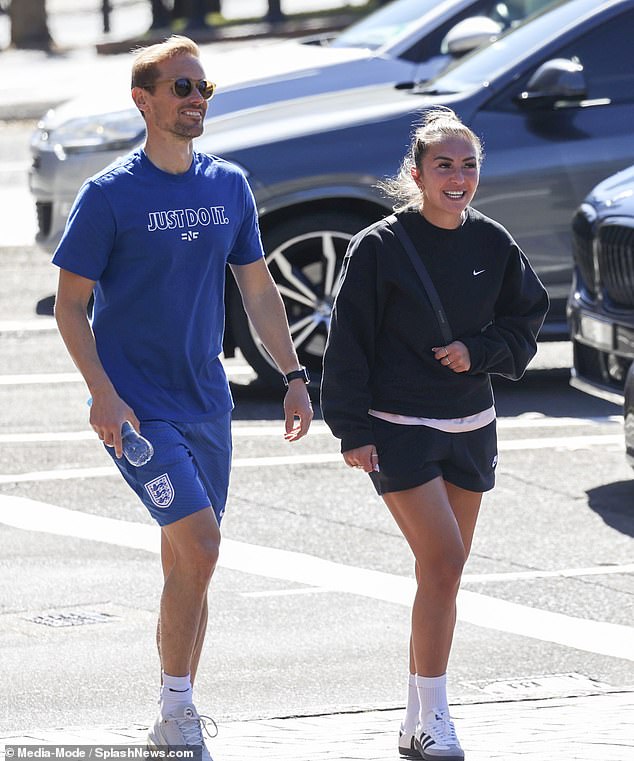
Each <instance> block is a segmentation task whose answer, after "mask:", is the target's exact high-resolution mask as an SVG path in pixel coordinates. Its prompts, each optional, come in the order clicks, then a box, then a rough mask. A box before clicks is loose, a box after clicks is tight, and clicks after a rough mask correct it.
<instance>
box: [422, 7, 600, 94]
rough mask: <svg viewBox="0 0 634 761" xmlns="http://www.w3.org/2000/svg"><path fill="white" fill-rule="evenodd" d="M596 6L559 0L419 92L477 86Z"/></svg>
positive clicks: (469, 88) (465, 89) (453, 67)
mask: <svg viewBox="0 0 634 761" xmlns="http://www.w3.org/2000/svg"><path fill="white" fill-rule="evenodd" d="M596 5H597V0H572V1H570V2H563V3H562V4H561V5H557V6H556V7H555V8H554V9H553V10H551V11H549V12H546V13H542V14H541V15H539V16H537V17H536V18H533V19H531V20H530V21H528V22H527V23H525V24H521V25H520V26H518V27H517V28H516V29H513V30H512V31H510V32H508V33H506V34H504V35H502V37H500V39H499V40H497V41H496V42H494V43H493V44H491V45H488V46H487V47H485V48H480V49H479V50H476V51H474V52H473V53H471V54H470V55H468V56H466V57H465V58H461V59H460V60H459V61H456V62H455V63H454V64H452V65H451V66H450V67H449V68H448V69H447V70H446V71H445V72H444V73H443V74H441V75H440V76H439V77H437V78H436V79H434V80H432V81H431V82H429V83H427V84H426V85H425V88H424V89H423V90H421V92H422V93H424V92H425V91H428V90H433V91H437V92H463V91H468V90H474V89H476V88H478V87H481V86H482V85H483V84H485V83H488V82H491V81H493V80H494V79H496V78H497V77H498V76H500V75H501V74H502V73H504V72H506V71H509V70H510V69H512V68H513V67H514V66H517V65H520V64H521V63H522V61H523V60H524V59H525V58H526V56H528V55H529V54H530V53H531V51H533V50H535V51H537V50H539V49H541V48H542V46H543V45H544V42H546V41H548V40H550V39H552V38H553V37H554V36H555V35H558V34H560V33H561V31H562V30H564V29H565V28H566V27H568V26H570V25H571V24H572V23H574V22H575V21H576V20H577V19H578V18H579V17H581V16H583V15H584V14H586V13H588V12H589V11H592V10H594V9H595V8H596Z"/></svg>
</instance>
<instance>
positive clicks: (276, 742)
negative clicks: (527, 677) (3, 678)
mask: <svg viewBox="0 0 634 761" xmlns="http://www.w3.org/2000/svg"><path fill="white" fill-rule="evenodd" d="M402 713H403V711H402V709H398V710H396V709H391V710H367V711H357V712H355V713H341V714H330V715H326V716H303V717H290V718H271V719H260V720H257V721H241V722H237V721H236V722H226V723H223V724H221V725H220V727H219V732H218V736H217V738H215V739H213V740H210V741H209V742H208V747H209V749H210V752H211V755H212V757H213V758H214V759H216V761H245V760H246V759H250V758H253V759H257V760H258V761H290V759H293V761H389V760H390V759H394V760H395V761H396V759H398V757H399V756H398V752H397V749H396V743H397V735H398V727H399V722H400V720H401V717H402ZM452 714H453V716H454V719H455V722H456V728H457V731H458V736H459V737H460V739H461V743H462V745H463V747H464V749H465V755H466V759H467V761H513V760H514V759H517V760H518V761H549V760H550V759H556V760H557V761H632V758H634V692H616V693H609V694H600V695H588V696H583V697H574V698H551V699H545V700H526V701H512V702H503V703H480V704H472V705H462V706H460V705H459V706H452ZM146 733H147V726H146V725H142V724H133V725H131V726H128V727H82V726H69V727H66V728H64V729H35V730H30V731H28V732H20V733H16V734H13V735H3V736H0V754H1V753H2V751H3V750H4V751H5V753H6V758H7V759H9V760H10V759H12V758H47V757H55V758H65V757H66V756H68V757H69V758H73V759H78V758H79V759H84V758H95V757H101V758H106V759H107V758H136V757H137V756H136V755H135V753H138V754H139V757H141V753H142V747H143V745H144V742H145V737H146ZM26 746H34V747H30V748H29V747H26ZM53 746H54V748H53ZM78 746H79V748H80V750H77V749H78ZM47 749H48V753H49V754H51V755H50V756H49V755H47ZM59 749H62V750H61V751H60V750H59ZM91 749H92V754H91ZM124 753H125V755H122V754H124ZM109 754H110V755H109Z"/></svg>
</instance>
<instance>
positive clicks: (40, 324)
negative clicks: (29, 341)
mask: <svg viewBox="0 0 634 761" xmlns="http://www.w3.org/2000/svg"><path fill="white" fill-rule="evenodd" d="M54 330H57V324H56V322H55V320H54V319H53V318H52V317H41V318H40V319H38V320H32V319H27V320H0V333H31V332H32V333H34V332H44V331H54Z"/></svg>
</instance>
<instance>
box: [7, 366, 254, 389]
mask: <svg viewBox="0 0 634 761" xmlns="http://www.w3.org/2000/svg"><path fill="white" fill-rule="evenodd" d="M225 372H226V373H227V377H228V378H233V377H237V376H242V375H253V368H252V367H250V366H249V365H225ZM83 382H84V379H83V378H82V376H81V374H80V373H77V372H72V373H15V374H12V375H9V374H7V375H0V386H23V385H25V384H28V385H42V384H43V385H46V386H48V385H50V384H51V383H83Z"/></svg>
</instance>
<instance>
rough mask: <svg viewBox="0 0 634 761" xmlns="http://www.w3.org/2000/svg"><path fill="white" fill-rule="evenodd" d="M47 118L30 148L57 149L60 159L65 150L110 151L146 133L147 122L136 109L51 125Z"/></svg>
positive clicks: (70, 151) (135, 140) (136, 139)
mask: <svg viewBox="0 0 634 761" xmlns="http://www.w3.org/2000/svg"><path fill="white" fill-rule="evenodd" d="M47 121H49V120H48V119H47V117H45V118H44V119H43V120H42V121H41V122H40V123H39V124H38V128H37V130H36V131H35V133H34V134H33V137H32V139H31V147H32V148H34V149H37V150H40V151H54V152H55V153H56V154H57V155H58V156H59V157H60V158H63V155H64V154H66V153H85V152H90V151H111V150H121V149H124V148H128V147H131V146H132V145H134V144H135V143H137V142H138V141H139V140H140V139H141V138H142V137H143V134H144V133H145V122H144V121H143V117H142V116H141V114H140V113H139V111H137V110H136V109H126V110H125V111H116V112H113V113H110V114H97V115H95V116H81V117H77V118H76V119H69V120H68V121H65V122H63V123H62V124H60V125H58V126H55V127H51V128H48V126H47Z"/></svg>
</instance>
